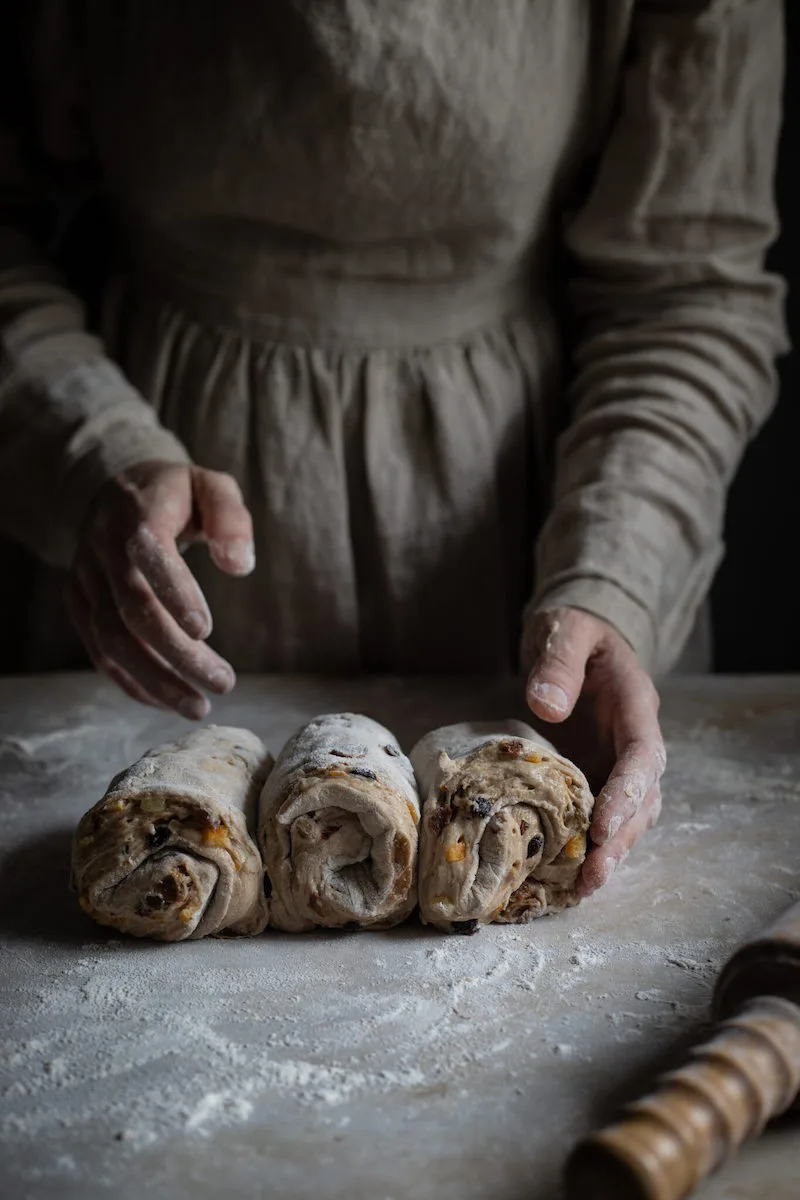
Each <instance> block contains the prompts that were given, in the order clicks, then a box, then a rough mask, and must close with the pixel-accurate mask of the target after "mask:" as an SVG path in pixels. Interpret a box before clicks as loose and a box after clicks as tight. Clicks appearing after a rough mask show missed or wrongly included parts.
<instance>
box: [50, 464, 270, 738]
mask: <svg viewBox="0 0 800 1200" xmlns="http://www.w3.org/2000/svg"><path fill="white" fill-rule="evenodd" d="M197 541H205V542H207V543H208V547H209V551H210V553H211V557H212V559H213V560H214V562H215V563H216V564H217V566H218V567H219V568H220V570H222V571H226V572H227V573H228V574H231V575H247V574H249V572H250V571H252V570H253V567H254V565H255V554H254V549H253V530H252V522H251V520H250V514H249V513H248V511H247V509H246V508H245V506H244V504H243V502H242V496H241V492H240V491H239V487H238V485H237V483H236V482H235V480H234V479H232V478H231V477H230V476H229V475H223V474H220V473H219V472H216V471H207V470H204V469H202V468H200V467H184V466H174V465H171V464H169V465H168V464H165V463H158V462H150V463H142V464H140V465H138V466H136V467H134V468H131V469H130V470H128V471H125V472H123V474H122V475H120V476H118V477H117V478H116V479H114V480H111V481H110V482H109V483H107V484H106V485H105V486H104V487H103V488H102V490H101V491H100V493H99V495H98V497H97V499H96V501H95V503H94V505H93V507H92V509H91V511H90V513H89V517H88V520H87V522H86V524H85V526H84V529H83V533H82V537H81V540H80V543H79V546H78V551H77V554H76V556H75V561H74V563H73V565H72V569H71V571H70V574H69V577H68V580H67V585H66V592H65V598H66V602H67V607H68V609H69V613H70V616H71V618H72V621H73V624H74V625H75V628H76V629H77V631H78V633H79V635H80V637H81V639H82V641H83V643H84V645H85V647H86V650H87V651H88V653H89V656H90V658H91V660H92V662H93V663H94V665H95V666H96V667H97V668H98V670H101V671H105V672H106V674H108V675H109V676H110V677H111V678H112V679H113V680H114V681H115V683H117V684H118V685H119V686H120V687H121V688H122V689H123V691H125V692H127V694H128V695H129V696H132V697H133V699H134V700H139V701H141V702H142V703H143V704H151V705H154V706H155V707H157V708H173V709H176V710H177V711H178V712H179V713H181V715H182V716H184V717H188V718H189V719H192V720H201V719H202V718H203V717H205V716H206V715H207V714H208V711H209V708H210V705H209V702H208V699H207V697H206V696H205V695H204V694H203V692H202V691H201V690H200V689H202V688H207V689H208V690H209V691H212V692H217V693H219V694H224V693H225V692H229V691H230V690H231V688H232V687H233V686H234V684H235V682H236V677H235V675H234V672H233V668H232V667H231V666H230V664H229V663H227V662H225V660H224V659H222V658H220V657H219V655H217V654H215V653H214V651H213V650H212V649H211V648H210V647H209V646H207V645H206V644H205V640H204V639H205V638H207V637H208V635H209V634H210V633H211V613H210V611H209V608H208V604H207V603H206V600H205V597H204V596H203V593H202V592H201V590H200V588H199V586H198V584H197V581H196V580H195V578H194V576H193V575H192V573H191V571H190V570H189V568H188V566H187V565H186V563H185V562H184V560H183V558H182V557H181V553H180V547H181V546H184V545H187V544H189V543H191V542H197Z"/></svg>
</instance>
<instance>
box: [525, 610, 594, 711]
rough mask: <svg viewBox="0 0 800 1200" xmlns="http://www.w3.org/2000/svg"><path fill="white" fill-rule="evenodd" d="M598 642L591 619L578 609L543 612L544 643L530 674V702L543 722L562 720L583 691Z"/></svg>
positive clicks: (528, 690) (542, 634) (542, 642)
mask: <svg viewBox="0 0 800 1200" xmlns="http://www.w3.org/2000/svg"><path fill="white" fill-rule="evenodd" d="M595 641H596V631H595V628H594V625H593V623H592V622H591V620H584V619H583V614H582V613H579V612H574V611H573V612H566V613H556V612H553V613H552V614H550V613H543V614H542V626H541V644H540V647H539V650H538V655H537V658H536V661H535V663H534V665H533V669H532V670H531V673H530V675H529V676H528V687H527V695H528V705H529V706H530V708H531V710H532V712H534V713H535V714H536V716H537V717H540V718H541V719H542V720H543V721H563V720H564V719H565V718H566V717H568V716H569V714H570V713H571V712H572V710H573V708H574V707H575V704H576V702H577V700H578V697H579V696H580V694H581V688H582V687H583V681H584V678H585V676H586V663H587V660H588V658H589V655H590V654H591V652H592V650H593V648H594V644H595Z"/></svg>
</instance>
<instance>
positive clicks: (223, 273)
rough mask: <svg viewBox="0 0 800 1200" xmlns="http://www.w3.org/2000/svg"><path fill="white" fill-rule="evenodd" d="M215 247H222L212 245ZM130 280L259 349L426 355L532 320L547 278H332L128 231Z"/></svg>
mask: <svg viewBox="0 0 800 1200" xmlns="http://www.w3.org/2000/svg"><path fill="white" fill-rule="evenodd" d="M215 240H216V239H215ZM125 242H126V248H127V252H128V264H127V274H128V275H129V277H130V278H131V280H132V281H133V282H134V284H135V285H137V286H140V287H142V288H144V289H145V290H146V291H148V292H151V293H154V294H155V295H156V296H158V298H159V299H161V300H166V301H168V302H172V303H174V304H176V305H177V306H178V307H180V308H181V309H182V310H183V311H185V312H186V313H187V315H189V316H190V317H192V318H194V319H196V320H198V321H199V322H201V323H203V324H211V325H216V326H220V327H222V328H227V329H235V330H237V331H239V332H241V333H243V334H244V335H245V336H247V337H250V338H252V339H254V340H256V341H260V342H277V343H283V344H298V345H305V346H318V347H327V346H338V347H341V348H343V349H344V348H348V347H352V348H358V349H363V350H367V349H382V348H385V349H393V348H397V349H399V348H402V347H408V348H421V347H425V346H431V345H435V344H436V343H437V342H447V341H455V340H459V339H462V338H464V337H466V336H467V335H468V334H470V333H473V332H475V331H478V330H480V329H483V328H486V327H488V326H491V325H494V324H497V323H498V322H501V321H503V320H504V319H507V318H509V317H512V316H517V315H522V314H531V313H532V312H533V311H534V309H536V308H541V307H542V300H541V298H540V299H539V303H538V304H537V303H536V302H535V294H536V288H535V280H536V279H537V276H538V278H539V281H540V282H541V278H542V276H541V274H540V273H539V272H536V271H534V270H533V268H532V265H531V263H530V262H526V264H525V269H524V271H521V270H520V268H519V266H518V265H517V266H515V268H514V270H513V271H511V270H508V269H506V270H505V271H503V272H501V271H498V270H496V269H495V270H493V271H487V272H486V273H484V274H480V275H475V276H470V277H467V278H463V279H462V278H452V279H449V280H446V281H440V280H437V281H430V282H427V281H420V280H412V279H396V280H392V279H385V280H382V279H366V278H353V277H348V278H338V277H337V278H334V277H332V276H326V275H319V274H312V273H310V272H309V273H308V274H300V273H298V272H297V271H294V272H291V273H290V272H288V271H286V272H284V271H282V270H281V269H280V267H279V266H278V265H277V264H276V263H275V261H274V259H269V258H267V257H266V256H265V255H264V254H261V255H259V254H258V253H254V254H253V255H251V256H248V255H247V254H246V253H242V251H241V249H240V248H239V249H238V250H237V252H236V253H231V251H230V248H229V247H225V246H218V245H213V246H212V245H211V244H209V243H205V244H203V243H201V241H200V240H199V239H198V241H197V243H196V244H194V245H192V244H189V243H187V242H182V241H180V240H178V239H173V238H172V237H167V236H165V235H164V234H162V233H159V232H158V231H154V230H150V229H148V230H145V229H143V228H142V227H141V226H138V225H134V226H132V227H128V228H126V238H125Z"/></svg>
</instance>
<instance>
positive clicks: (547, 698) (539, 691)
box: [528, 683, 569, 712]
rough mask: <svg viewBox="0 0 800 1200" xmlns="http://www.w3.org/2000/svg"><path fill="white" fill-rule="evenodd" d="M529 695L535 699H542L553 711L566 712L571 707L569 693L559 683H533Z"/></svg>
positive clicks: (529, 688)
mask: <svg viewBox="0 0 800 1200" xmlns="http://www.w3.org/2000/svg"><path fill="white" fill-rule="evenodd" d="M528 695H529V696H531V697H532V698H533V699H534V700H541V702H542V704H546V705H547V707H548V708H552V710H553V712H566V711H567V709H568V708H569V700H568V699H567V693H566V692H565V691H564V689H563V688H561V687H559V686H558V684H557V683H532V684H530V685H529V687H528Z"/></svg>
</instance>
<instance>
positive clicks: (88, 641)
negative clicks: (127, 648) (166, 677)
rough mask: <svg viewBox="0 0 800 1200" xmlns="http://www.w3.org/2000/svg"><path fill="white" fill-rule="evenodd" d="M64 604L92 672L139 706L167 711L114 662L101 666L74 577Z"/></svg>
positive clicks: (88, 612) (89, 618) (89, 616)
mask: <svg viewBox="0 0 800 1200" xmlns="http://www.w3.org/2000/svg"><path fill="white" fill-rule="evenodd" d="M64 602H65V604H66V608H67V612H68V614H69V618H70V620H71V621H72V624H73V625H74V627H75V631H76V632H77V634H78V637H79V638H80V639H81V641H82V642H83V645H84V648H85V650H86V653H87V654H88V655H89V658H90V660H91V663H92V665H93V666H94V667H95V669H96V670H97V671H100V672H103V673H104V674H106V675H108V677H109V678H110V679H111V680H112V681H113V682H114V683H116V685H117V686H118V687H119V688H121V689H122V691H123V692H125V693H126V694H127V695H128V696H130V697H131V699H132V700H136V701H137V702H138V703H139V704H147V705H149V706H150V707H151V708H158V709H166V708H167V706H166V704H161V703H160V702H159V701H158V700H156V699H155V698H154V697H153V696H151V695H150V694H149V692H146V691H145V690H144V688H143V687H141V686H140V685H139V684H138V683H137V682H136V680H135V679H131V677H130V676H129V675H126V673H125V672H124V671H123V670H122V668H121V667H117V665H116V664H115V663H107V664H105V666H104V665H103V664H102V655H101V653H100V650H99V648H98V646H97V645H96V643H95V639H94V634H93V632H92V610H91V607H90V605H89V602H88V600H87V599H86V595H85V593H84V591H83V588H82V587H81V586H80V584H79V583H78V581H77V579H76V578H75V577H74V576H71V577H70V578H69V579H68V580H67V583H66V585H65V587H64Z"/></svg>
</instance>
